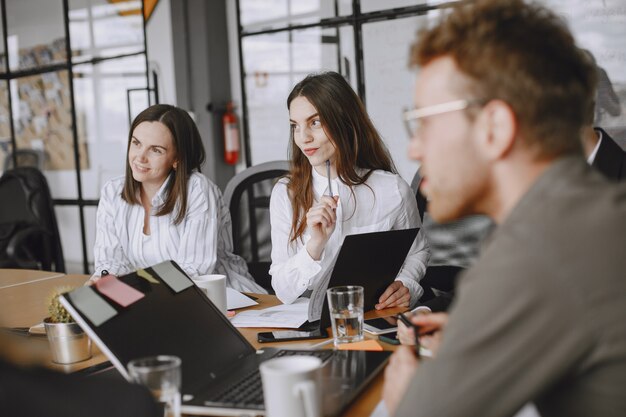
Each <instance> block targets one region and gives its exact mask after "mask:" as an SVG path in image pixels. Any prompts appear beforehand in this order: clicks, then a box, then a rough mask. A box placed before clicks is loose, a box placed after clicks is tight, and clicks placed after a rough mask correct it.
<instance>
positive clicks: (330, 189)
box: [326, 159, 333, 198]
mask: <svg viewBox="0 0 626 417" xmlns="http://www.w3.org/2000/svg"><path fill="white" fill-rule="evenodd" d="M326 176H327V177H328V196H329V197H331V198H332V196H333V183H332V182H331V181H330V160H329V159H327V160H326Z"/></svg>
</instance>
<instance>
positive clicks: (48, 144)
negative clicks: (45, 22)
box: [0, 39, 89, 170]
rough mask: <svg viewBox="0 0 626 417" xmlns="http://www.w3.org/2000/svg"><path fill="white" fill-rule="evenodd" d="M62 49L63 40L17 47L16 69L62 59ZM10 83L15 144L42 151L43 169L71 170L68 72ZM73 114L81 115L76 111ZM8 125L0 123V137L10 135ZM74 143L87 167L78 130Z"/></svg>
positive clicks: (0, 107) (2, 108) (1, 106)
mask: <svg viewBox="0 0 626 417" xmlns="http://www.w3.org/2000/svg"><path fill="white" fill-rule="evenodd" d="M65 52H66V51H65V40H64V39H59V40H55V41H53V42H52V43H50V44H49V45H37V46H35V47H32V48H23V49H20V50H19V60H20V68H32V67H41V66H45V65H48V64H50V63H53V62H59V61H63V60H65ZM11 83H16V86H15V85H14V86H13V87H12V88H13V90H12V94H13V95H14V97H13V103H14V104H13V109H12V111H13V123H14V129H15V138H16V143H17V147H18V148H19V149H37V150H41V151H43V154H44V155H45V159H44V169H46V170H70V169H75V163H74V139H73V131H72V112H71V109H72V107H71V98H70V86H69V72H68V71H67V70H61V71H53V72H47V73H43V74H38V75H32V76H27V77H20V78H17V79H14V80H12V81H11ZM6 88H7V84H6V83H4V84H3V85H2V86H0V120H2V118H3V117H8V114H9V112H8V103H7V102H6V101H7V93H6ZM16 92H17V94H16ZM15 96H17V100H16V97H15ZM2 100H3V101H2ZM76 117H77V119H79V118H81V117H84V116H83V115H81V114H79V113H78V112H77V114H76ZM7 120H8V119H7ZM8 128H9V125H8V123H6V124H4V123H0V137H1V138H7V137H10V131H7V132H5V130H7V129H8ZM78 146H79V155H80V167H81V169H88V168H89V159H88V152H87V143H86V138H85V137H84V133H82V132H81V131H80V130H79V140H78ZM0 152H2V151H0ZM4 152H6V150H5V151H4ZM1 156H2V155H0V157H1Z"/></svg>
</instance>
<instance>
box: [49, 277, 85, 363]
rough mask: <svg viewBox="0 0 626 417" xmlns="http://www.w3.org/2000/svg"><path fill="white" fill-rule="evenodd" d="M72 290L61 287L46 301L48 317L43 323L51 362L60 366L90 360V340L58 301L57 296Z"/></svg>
mask: <svg viewBox="0 0 626 417" xmlns="http://www.w3.org/2000/svg"><path fill="white" fill-rule="evenodd" d="M72 289H73V288H71V287H62V288H57V289H55V290H54V291H53V292H52V294H51V295H50V297H49V300H48V312H49V313H50V317H47V318H45V319H44V321H43V322H44V327H45V328H46V334H47V335H48V341H49V342H50V351H51V352H52V361H53V362H55V363H60V364H69V363H74V362H80V361H84V360H86V359H89V358H91V340H89V338H88V337H87V335H86V334H85V332H83V329H81V328H80V326H79V325H78V324H76V323H75V322H74V319H73V318H72V316H70V314H69V313H68V312H67V310H66V309H65V307H63V305H62V304H61V302H60V301H59V295H61V294H64V293H66V292H69V291H71V290H72Z"/></svg>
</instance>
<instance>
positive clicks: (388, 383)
mask: <svg viewBox="0 0 626 417" xmlns="http://www.w3.org/2000/svg"><path fill="white" fill-rule="evenodd" d="M418 366H419V360H418V359H417V358H416V357H415V353H414V350H413V349H412V348H411V347H409V346H400V347H399V348H398V349H397V350H396V351H395V352H394V354H393V355H392V356H391V359H389V364H388V365H387V368H386V369H385V384H384V386H383V400H384V401H385V405H386V406H387V411H388V412H389V415H394V414H395V412H396V409H397V408H398V404H400V400H402V397H404V394H405V393H406V390H407V388H408V387H409V383H410V382H411V379H412V378H413V375H414V374H415V371H416V370H417V368H418Z"/></svg>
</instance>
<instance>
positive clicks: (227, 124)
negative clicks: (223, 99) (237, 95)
mask: <svg viewBox="0 0 626 417" xmlns="http://www.w3.org/2000/svg"><path fill="white" fill-rule="evenodd" d="M222 123H223V124H224V162H226V163H227V164H230V165H235V164H236V163H237V160H238V159H239V126H238V124H237V115H236V114H235V112H234V105H233V102H232V101H229V102H228V103H227V104H226V113H224V116H222Z"/></svg>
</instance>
